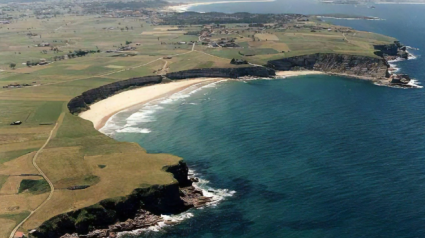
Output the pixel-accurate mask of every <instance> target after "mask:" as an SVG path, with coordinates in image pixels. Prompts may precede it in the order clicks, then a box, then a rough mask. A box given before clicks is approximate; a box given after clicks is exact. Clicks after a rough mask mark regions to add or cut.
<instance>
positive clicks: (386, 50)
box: [373, 41, 409, 59]
mask: <svg viewBox="0 0 425 238" xmlns="http://www.w3.org/2000/svg"><path fill="white" fill-rule="evenodd" d="M373 47H374V49H375V50H376V51H375V54H376V55H378V56H381V57H385V58H386V57H400V58H403V59H408V58H409V53H408V52H407V49H406V46H404V45H402V44H401V43H400V42H399V41H394V43H392V44H387V45H374V46H373Z"/></svg>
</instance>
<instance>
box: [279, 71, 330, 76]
mask: <svg viewBox="0 0 425 238" xmlns="http://www.w3.org/2000/svg"><path fill="white" fill-rule="evenodd" d="M314 74H325V73H323V72H320V71H309V70H300V71H276V76H277V77H295V76H302V75H314Z"/></svg>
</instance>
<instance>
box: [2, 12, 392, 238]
mask: <svg viewBox="0 0 425 238" xmlns="http://www.w3.org/2000/svg"><path fill="white" fill-rule="evenodd" d="M312 24H319V23H312ZM320 24H324V23H320ZM142 25H143V26H142ZM326 26H327V25H326ZM123 27H128V28H129V30H123V31H121V30H120V28H123ZM232 27H234V28H235V27H236V25H229V26H228V28H232ZM327 27H328V26H327ZM329 27H336V26H329ZM167 29H175V26H152V25H150V24H148V23H146V22H144V21H140V20H139V19H131V18H125V19H116V18H96V17H91V16H79V17H75V16H65V17H56V18H52V19H50V20H48V21H47V20H39V19H34V18H31V19H23V20H19V21H17V22H14V23H12V24H10V26H9V27H8V28H5V27H3V28H0V36H1V40H0V111H1V112H2V113H1V116H0V189H1V190H0V191H4V193H2V192H0V231H1V232H0V237H6V236H8V234H9V233H10V231H11V230H12V229H13V228H14V226H15V225H16V224H17V223H19V222H20V221H22V220H23V219H24V218H25V217H26V216H27V215H28V214H29V213H30V212H31V211H33V210H34V209H35V208H36V207H37V206H38V205H40V204H41V203H42V202H43V201H44V200H45V199H46V197H47V196H48V193H47V192H46V191H49V187H48V186H46V182H45V181H44V180H43V179H41V177H34V178H26V177H23V176H19V175H22V174H38V173H39V172H38V171H37V170H36V169H35V167H34V166H33V164H32V162H33V158H34V155H35V152H36V151H37V150H39V149H40V148H41V147H42V146H43V144H44V143H45V142H46V140H47V138H48V137H49V135H50V132H51V131H52V130H53V128H54V126H55V124H56V123H57V124H58V127H57V130H53V134H52V135H53V136H52V139H51V140H50V142H49V143H48V144H47V146H46V147H45V149H44V150H42V151H41V153H40V154H39V156H38V158H37V164H38V165H39V167H40V168H41V169H42V170H43V171H44V172H45V173H46V175H47V177H48V178H49V179H50V180H51V181H52V182H53V185H54V187H55V189H56V190H55V192H54V194H53V197H52V199H51V200H49V201H48V202H47V203H46V204H45V206H44V207H43V208H42V209H41V210H39V211H37V212H36V213H35V214H34V215H33V216H32V217H31V218H30V219H29V220H28V221H27V222H26V223H24V225H23V227H21V228H20V230H22V231H27V230H28V229H33V228H36V227H37V226H39V225H40V224H41V223H42V222H44V221H45V220H47V219H49V218H51V217H53V216H55V215H58V214H61V213H64V212H67V211H71V210H75V209H79V208H82V207H86V206H90V205H93V204H95V203H97V202H99V201H100V200H102V199H106V198H111V197H118V196H124V195H128V194H129V193H131V192H132V191H133V190H134V189H135V188H138V187H141V186H149V185H153V184H169V183H171V182H172V181H173V179H172V176H171V175H170V174H168V173H165V172H164V171H163V170H162V168H163V167H164V166H165V165H171V164H176V163H177V162H178V161H179V160H180V158H178V157H176V156H172V155H167V154H148V153H146V151H145V150H143V149H142V148H141V147H140V146H138V145H136V144H133V143H124V142H117V141H115V140H113V139H111V138H109V137H107V136H105V135H103V134H101V133H99V132H98V131H96V130H95V129H94V128H93V125H92V123H91V122H88V121H85V120H83V119H81V118H79V117H77V116H75V115H71V114H70V113H69V112H68V111H67V108H66V104H67V102H68V101H69V100H70V99H71V98H73V97H75V96H77V95H80V94H81V93H82V92H84V91H86V90H89V89H92V88H95V87H99V86H101V85H105V84H108V83H111V82H116V81H119V80H124V79H127V78H132V77H140V76H146V75H153V74H157V73H164V72H175V71H180V70H186V69H193V68H210V67H242V66H234V65H231V64H230V59H232V58H240V59H246V60H248V61H249V62H252V63H256V64H265V63H266V62H267V61H268V60H271V59H278V58H283V57H290V56H295V55H302V54H310V53H317V52H333V53H346V54H361V55H368V56H373V57H375V55H374V54H373V44H385V43H391V42H392V41H394V39H393V38H390V37H386V36H382V35H378V34H373V33H367V32H355V33H350V34H346V35H345V36H343V35H342V34H341V33H338V32H333V31H327V30H323V31H320V32H314V33H313V32H310V30H307V29H288V30H283V31H282V30H278V29H276V30H267V32H262V33H258V34H259V35H258V36H255V35H256V33H255V32H253V31H252V32H249V31H244V32H243V33H242V32H241V33H240V34H234V33H232V34H222V35H221V34H215V35H213V37H212V38H213V40H214V39H221V38H227V37H235V38H237V40H236V43H239V44H240V45H241V46H242V47H243V48H235V49H227V48H208V47H207V46H203V45H200V44H196V46H195V48H194V51H192V45H191V44H178V43H179V42H189V41H197V40H198V37H197V36H189V35H184V33H185V32H186V31H199V30H200V29H201V26H190V27H187V28H184V29H183V30H182V31H167ZM235 30H238V29H236V28H235ZM239 30H241V31H242V29H239ZM29 32H31V33H34V34H37V36H31V37H29V36H27V33H29ZM253 35H254V38H253V37H251V36H253ZM254 39H255V41H254ZM126 41H132V42H133V43H131V46H134V47H136V50H134V52H133V53H134V54H135V55H134V56H127V57H121V56H120V57H112V56H113V55H117V53H105V51H107V50H115V49H117V47H120V46H121V45H124V44H125V42H126ZM41 42H49V43H51V44H52V45H53V46H54V47H58V49H59V50H60V52H59V53H55V52H54V51H52V50H50V47H36V46H35V45H36V44H38V43H41ZM161 42H163V43H162V44H161ZM79 49H82V50H97V49H99V50H101V51H102V52H101V53H94V54H89V55H87V56H84V57H78V58H73V59H66V60H59V61H53V63H52V64H49V65H45V66H33V67H27V66H26V65H24V64H23V63H25V62H27V61H38V60H40V59H47V60H49V59H53V58H54V57H55V56H60V55H64V54H67V53H69V51H74V50H79ZM43 50H44V52H43ZM241 53H243V54H253V55H254V56H243V55H241ZM164 56H173V57H172V59H163V57H164ZM10 63H15V64H16V69H11V68H10V67H9V66H10ZM165 65H166V67H164V66H165ZM14 83H19V84H30V85H33V86H28V87H23V88H3V86H6V85H9V84H14ZM17 120H20V121H22V122H23V123H22V125H19V126H11V125H10V123H11V122H13V121H17ZM6 185H7V186H6ZM77 185H90V187H89V188H87V189H84V190H67V189H66V188H68V187H71V186H77ZM2 186H3V187H2Z"/></svg>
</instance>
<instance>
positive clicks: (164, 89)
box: [79, 78, 222, 130]
mask: <svg viewBox="0 0 425 238" xmlns="http://www.w3.org/2000/svg"><path fill="white" fill-rule="evenodd" d="M218 80H222V79H217V78H199V79H190V80H180V81H175V82H171V83H165V84H156V85H151V86H146V87H141V88H137V89H133V90H129V91H124V92H122V93H119V94H116V95H113V96H111V97H109V98H106V99H104V100H102V101H99V102H96V103H94V104H92V105H90V110H88V111H85V112H82V113H80V114H79V116H80V117H81V118H83V119H86V120H89V121H91V122H93V125H94V127H95V128H96V129H97V130H99V129H100V128H102V127H103V126H104V125H105V123H106V122H107V121H108V119H109V118H110V117H111V116H113V115H114V114H116V113H118V112H120V111H122V110H124V109H127V108H129V107H132V106H135V105H138V104H142V103H147V102H149V101H152V100H154V99H157V98H161V97H166V96H168V95H171V94H173V93H176V92H178V91H181V90H183V89H185V88H188V87H190V86H192V85H195V84H198V83H202V82H213V81H218Z"/></svg>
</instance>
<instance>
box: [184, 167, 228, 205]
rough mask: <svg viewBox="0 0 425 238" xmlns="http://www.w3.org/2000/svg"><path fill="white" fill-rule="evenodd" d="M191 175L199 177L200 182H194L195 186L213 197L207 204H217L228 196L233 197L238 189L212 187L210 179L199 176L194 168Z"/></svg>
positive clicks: (190, 172) (207, 195)
mask: <svg viewBox="0 0 425 238" xmlns="http://www.w3.org/2000/svg"><path fill="white" fill-rule="evenodd" d="M189 177H196V178H198V180H199V182H196V183H193V187H195V188H197V189H200V190H202V193H203V194H204V196H205V197H210V198H211V202H209V203H207V206H217V204H218V203H219V202H220V201H223V200H224V199H226V198H228V197H232V196H233V195H234V194H235V193H236V191H232V190H229V189H217V188H212V187H210V186H209V185H208V184H209V183H210V181H208V180H206V179H202V178H199V177H198V174H197V173H196V172H195V171H194V170H189ZM201 209H202V208H201Z"/></svg>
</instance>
